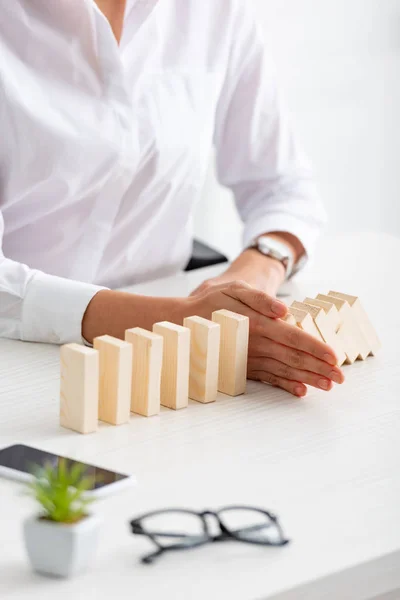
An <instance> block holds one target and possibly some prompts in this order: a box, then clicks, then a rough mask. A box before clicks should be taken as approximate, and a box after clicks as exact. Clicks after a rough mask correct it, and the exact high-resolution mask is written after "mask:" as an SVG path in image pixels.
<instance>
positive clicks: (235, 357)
mask: <svg viewBox="0 0 400 600" xmlns="http://www.w3.org/2000/svg"><path fill="white" fill-rule="evenodd" d="M212 320H213V321H214V323H218V324H219V325H220V326H221V340H220V353H219V376H218V389H219V391H220V392H222V393H223V394H228V395H229V396H240V395H241V394H244V393H245V391H246V381H247V357H248V348H249V318H248V317H245V316H243V315H238V314H236V313H234V312H231V311H230V310H217V311H216V312H214V313H213V314H212Z"/></svg>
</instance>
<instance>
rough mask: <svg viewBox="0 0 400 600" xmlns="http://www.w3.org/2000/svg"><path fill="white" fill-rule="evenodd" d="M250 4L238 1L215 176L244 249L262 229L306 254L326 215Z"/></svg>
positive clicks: (218, 125)
mask: <svg viewBox="0 0 400 600" xmlns="http://www.w3.org/2000/svg"><path fill="white" fill-rule="evenodd" d="M249 4H250V3H249V2H247V1H242V0H237V1H236V4H235V6H236V10H235V13H236V14H235V16H234V18H233V20H232V30H231V40H232V42H231V49H230V55H229V60H228V68H227V71H226V77H225V81H224V85H223V88H222V91H221V95H220V99H219V104H218V110H217V116H216V126H215V137H214V143H215V146H216V150H217V174H218V178H219V181H220V182H221V183H222V184H223V185H225V186H227V187H229V188H231V190H232V191H233V193H234V197H235V201H236V205H237V208H238V211H239V213H240V216H241V218H242V220H243V222H244V240H243V241H244V245H245V247H246V246H247V245H249V244H250V243H251V241H252V240H253V239H254V238H255V237H257V236H259V235H260V234H263V233H268V232H272V231H282V232H283V231H285V232H288V233H291V234H293V235H295V236H296V237H297V238H298V239H299V240H300V241H301V242H302V244H303V246H304V248H305V249H306V252H307V254H308V255H309V254H310V253H312V250H313V247H314V244H315V242H316V240H317V238H318V235H319V233H320V230H321V228H322V226H323V224H324V222H325V220H326V215H325V211H324V208H323V206H322V203H321V201H320V198H319V195H318V192H317V189H316V185H315V181H314V178H313V173H312V170H311V167H310V164H309V162H308V160H307V158H306V156H305V155H304V153H303V151H302V149H301V148H300V146H299V144H298V142H297V140H296V138H295V135H294V133H293V129H292V127H291V124H290V119H289V116H288V113H287V111H286V110H285V107H284V105H283V102H282V100H281V98H280V95H279V90H278V85H277V78H276V74H275V68H274V65H273V62H272V60H271V57H270V55H269V52H268V50H267V48H266V46H265V43H264V40H263V35H262V32H261V30H260V28H259V26H258V25H257V23H256V19H255V17H254V15H253V13H252V10H251V8H249Z"/></svg>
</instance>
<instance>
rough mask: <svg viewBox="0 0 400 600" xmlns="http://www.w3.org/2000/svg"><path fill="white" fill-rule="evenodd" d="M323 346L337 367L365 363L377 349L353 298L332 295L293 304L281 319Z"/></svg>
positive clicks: (371, 330)
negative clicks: (334, 357)
mask: <svg viewBox="0 0 400 600" xmlns="http://www.w3.org/2000/svg"><path fill="white" fill-rule="evenodd" d="M285 320H286V321H287V322H288V323H291V324H293V325H297V326H298V327H300V328H301V329H302V330H304V331H306V332H307V333H309V334H311V335H313V336H314V337H316V338H318V339H320V340H322V341H324V342H326V343H327V344H328V345H329V346H331V348H332V349H333V350H334V351H335V352H336V355H337V357H338V365H339V366H341V365H343V364H344V363H347V364H353V363H354V361H355V360H357V359H361V360H365V359H366V358H367V356H369V355H375V354H376V353H377V352H378V350H379V349H380V346H381V344H380V341H379V339H378V336H377V334H376V332H375V330H374V328H373V326H372V324H371V321H370V319H369V318H368V315H367V313H366V312H365V310H364V308H363V306H362V304H361V302H360V299H359V298H357V297H356V296H349V295H348V294H341V293H340V292H332V291H330V292H329V294H318V295H317V296H316V298H306V299H305V300H304V302H297V301H295V302H293V303H292V305H291V306H290V307H289V313H288V315H287V317H286V319H285Z"/></svg>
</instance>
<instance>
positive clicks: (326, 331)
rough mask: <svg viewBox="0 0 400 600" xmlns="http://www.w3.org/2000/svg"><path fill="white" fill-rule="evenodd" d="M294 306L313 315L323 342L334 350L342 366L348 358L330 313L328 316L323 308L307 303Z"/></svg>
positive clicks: (296, 303) (294, 303) (294, 304)
mask: <svg viewBox="0 0 400 600" xmlns="http://www.w3.org/2000/svg"><path fill="white" fill-rule="evenodd" d="M292 306H294V307H295V308H300V309H301V310H305V311H306V312H308V313H309V314H310V315H311V317H312V319H313V321H314V323H315V325H316V326H317V328H318V331H319V332H320V334H321V337H322V339H323V341H324V342H325V343H326V344H328V345H329V346H330V347H331V348H332V350H334V352H335V354H336V356H337V359H338V360H337V364H338V365H339V366H342V364H343V363H344V362H345V361H346V358H347V357H346V354H345V351H344V349H343V345H342V343H341V341H340V338H339V337H338V335H337V330H338V327H337V326H336V324H335V322H334V321H333V320H332V319H331V318H330V316H329V314H330V313H328V314H327V313H325V311H324V309H323V308H320V307H319V306H312V305H311V304H308V303H306V302H293V304H292Z"/></svg>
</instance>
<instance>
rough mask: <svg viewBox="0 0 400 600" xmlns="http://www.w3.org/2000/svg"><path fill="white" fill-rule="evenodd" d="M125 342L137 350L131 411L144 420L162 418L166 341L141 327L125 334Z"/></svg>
mask: <svg viewBox="0 0 400 600" xmlns="http://www.w3.org/2000/svg"><path fill="white" fill-rule="evenodd" d="M125 340H126V341H127V342H129V343H130V344H131V345H132V350H133V352H132V392H131V412H133V413H136V414H138V415H142V416H144V417H152V416H153V415H158V413H159V412H160V388H161V369H162V360H163V341H164V340H163V338H162V336H161V335H157V334H156V333H152V332H151V331H147V330H146V329H141V328H140V327H135V328H134V329H128V330H127V331H125Z"/></svg>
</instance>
